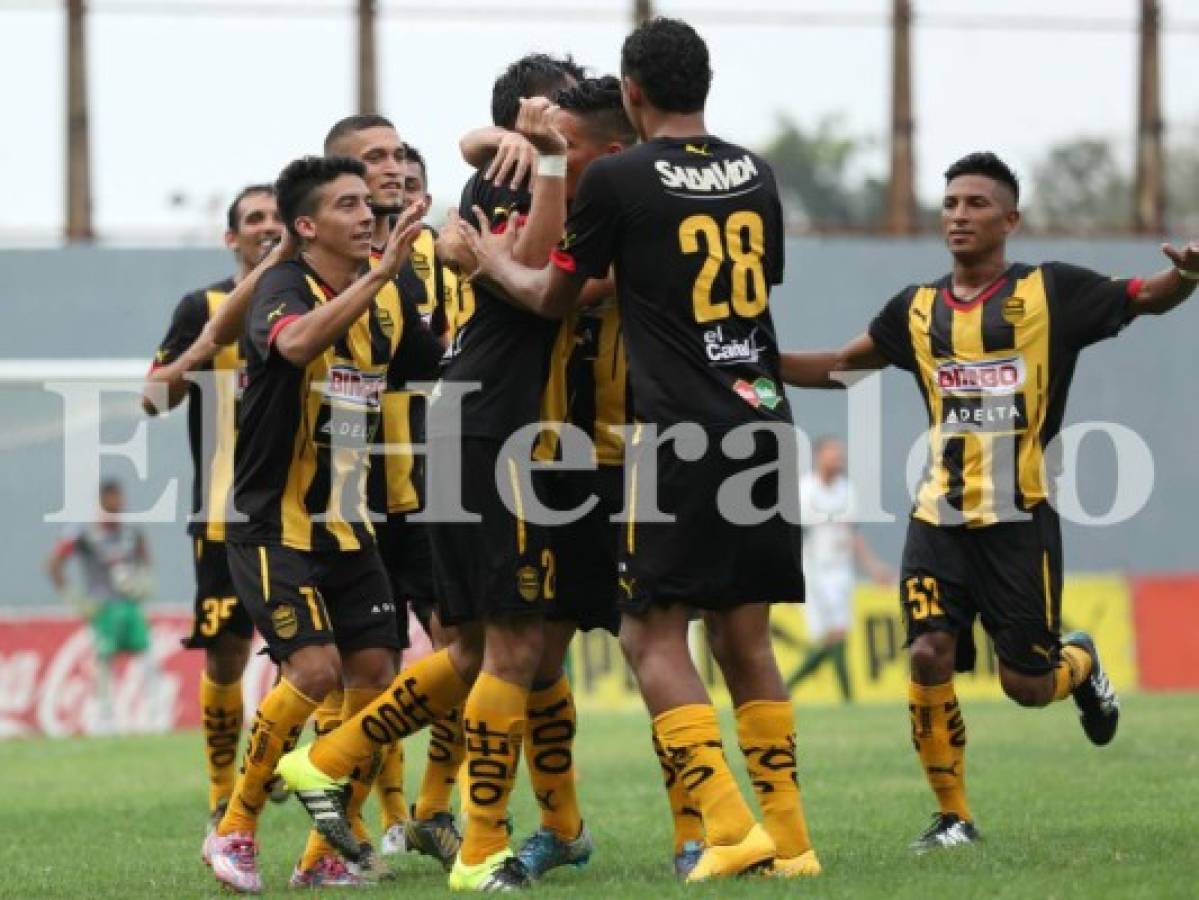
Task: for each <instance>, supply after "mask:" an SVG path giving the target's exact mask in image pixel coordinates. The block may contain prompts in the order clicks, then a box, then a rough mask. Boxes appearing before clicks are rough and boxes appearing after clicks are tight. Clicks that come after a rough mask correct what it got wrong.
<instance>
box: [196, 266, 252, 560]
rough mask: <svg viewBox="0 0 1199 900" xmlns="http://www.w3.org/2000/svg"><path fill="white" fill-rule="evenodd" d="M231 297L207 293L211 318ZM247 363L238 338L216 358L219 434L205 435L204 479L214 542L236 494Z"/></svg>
mask: <svg viewBox="0 0 1199 900" xmlns="http://www.w3.org/2000/svg"><path fill="white" fill-rule="evenodd" d="M227 298H228V294H226V293H225V292H224V291H216V290H210V291H207V292H206V299H207V301H208V318H209V320H211V319H212V317H213V316H214V315H216V311H217V310H218V309H219V308H220V307H221V304H223V303H224V302H225V300H226V299H227ZM244 364H245V363H244V361H243V360H242V358H241V353H240V348H239V345H238V342H236V341H235V342H234V343H232V344H229V345H227V346H225V347H222V348H221V349H220V350H218V351H217V354H216V356H214V357H213V359H212V369H213V376H214V377H213V380H214V382H215V393H216V410H215V415H214V416H213V418H212V419H211V420H210V421H212V422H214V423H215V426H216V435H215V437H211V436H209V435H204V436H203V437H202V438H201V445H202V446H203V444H204V443H205V442H207V441H212V445H211V446H212V457H211V458H210V459H209V460H208V465H207V472H206V473H205V476H206V477H205V481H204V483H205V487H206V491H205V494H206V497H207V499H206V501H205V505H204V510H205V512H206V514H207V516H208V522H207V524H206V525H205V530H204V536H205V537H206V538H207V539H208V540H210V541H223V540H224V539H225V523H226V521H228V518H229V501H230V498H231V497H232V495H233V447H234V444H236V443H237V391H238V379H239V378H240V377H241V369H242V366H243V365H244Z"/></svg>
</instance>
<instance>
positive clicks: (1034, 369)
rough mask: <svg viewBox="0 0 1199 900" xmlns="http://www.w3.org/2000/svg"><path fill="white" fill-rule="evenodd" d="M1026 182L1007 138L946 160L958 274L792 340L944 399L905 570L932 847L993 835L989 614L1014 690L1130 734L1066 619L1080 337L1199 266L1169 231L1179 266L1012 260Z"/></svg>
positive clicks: (915, 720) (1164, 292)
mask: <svg viewBox="0 0 1199 900" xmlns="http://www.w3.org/2000/svg"><path fill="white" fill-rule="evenodd" d="M1019 201H1020V185H1019V182H1018V181H1017V180H1016V176H1015V174H1014V173H1013V172H1012V170H1011V169H1010V168H1009V167H1008V165H1007V164H1006V163H1004V162H1003V160H1001V159H1000V158H999V157H997V156H996V155H995V154H994V153H972V154H969V155H968V156H965V157H962V158H961V159H959V160H958V161H957V162H955V163H954V164H953V165H951V166H950V167H949V168H948V169H947V170H946V172H945V191H944V195H943V198H942V204H941V233H942V236H943V238H944V240H945V245H946V247H947V249H948V250H949V253H950V255H951V256H952V258H953V268H952V270H951V271H950V272H949V274H947V275H944V276H942V277H941V278H939V279H937V280H935V281H931V282H927V283H925V284H917V285H910V286H908V287H906V288H904V289H903V290H902V291H900V292H899V293H898V294H896V295H895V296H894V297H893V298H892V299H891V300H890V301H889V302H888V303H887V304H886V305H885V306H884V307H883V309H882V311H881V312H879V314H878V315H877V316H876V317H875V318H874V320H873V321H872V322H871V323H870V326H869V329H868V330H867V331H866V332H865V333H864V334H861V335H859V336H858V337H856V338H854V339H853V340H852V341H850V342H849V343H848V344H846V345H845V346H844V347H843V348H841V349H840V350H839V351H836V352H808V353H788V354H784V360H783V372H784V377H785V378H786V380H787V382H788V383H789V384H793V385H795V386H797V387H836V386H839V385H838V383H837V382H835V381H833V380H832V379H831V374H832V373H834V372H842V371H850V370H866V369H881V368H884V367H885V366H887V365H895V366H897V367H899V368H901V369H904V370H906V371H908V372H911V373H912V374H913V376H914V377H915V379H916V384H917V386H918V388H919V389H920V392H921V395H922V399H923V400H924V404H925V408H926V410H927V413H928V441H929V462H928V465H927V466H926V468H925V475H924V479H923V481H922V483H921V484H920V486H919V488H918V492H917V495H916V502H915V504H914V506H913V509H912V514H911V518H910V520H909V522H908V531H907V537H906V539H905V541H904V550H903V564H902V571H901V573H900V579H901V581H900V604H901V608H902V611H903V616H904V621H905V624H906V626H907V644H908V646H909V648H910V664H911V683H910V685H909V689H908V706H909V709H910V710H911V717H912V743H913V745H914V747H915V748H916V752H917V754H918V756H919V758H920V764H921V766H922V767H923V769H924V772H925V775H926V776H927V778H928V784H929V787H931V788H932V790H933V793H934V794H935V795H936V797H937V801H938V805H939V807H940V808H939V810H938V811H937V812H936V813H934V814H933V820H932V823H931V824H930V825H929V827H928V828H927V829H926V830H925V832H924V833H923V834H922V835H920V837H919V838H917V839H916V840H915V841H914V842H913V843H912V845H911V846H912V849H913V850H914V851H915V852H917V853H925V852H928V851H930V850H935V849H938V848H941V847H954V846H959V845H963V844H970V843H973V842H975V841H977V840H978V839H979V833H978V829H977V828H976V827H975V824H974V817H973V815H972V814H971V812H970V807H969V804H968V803H967V801H966V772H965V768H966V725H965V721H964V719H963V717H962V712H961V709H960V707H959V705H958V699H957V694H956V693H955V691H954V684H953V677H954V672H955V671H969V670H971V669H973V668H974V657H975V648H974V641H973V626H974V620H975V618H980V619H981V620H982V626H983V629H984V630H985V631H986V632H987V634H989V635H990V636H991V638H992V640H993V641H994V644H995V653H996V655H997V656H998V657H999V681H1000V684H1001V686H1002V687H1003V691H1004V693H1005V694H1007V696H1008V697H1010V698H1011V699H1012V700H1014V701H1016V702H1017V703H1019V704H1020V705H1021V706H1033V707H1041V706H1048V705H1049V704H1050V703H1053V702H1056V701H1061V700H1065V699H1066V698H1067V697H1071V696H1072V697H1073V698H1074V702H1075V704H1076V705H1077V707H1078V709H1079V713H1080V718H1081V722H1082V728H1083V731H1084V733H1085V734H1086V736H1087V738H1088V739H1089V740H1090V741H1091V742H1092V743H1093V744H1096V745H1098V746H1102V745H1104V744H1107V743H1108V742H1110V741H1111V740H1112V738H1113V737H1115V734H1116V728H1117V725H1118V724H1119V716H1120V706H1119V702H1118V700H1117V698H1116V693H1115V691H1114V690H1113V689H1112V686H1111V684H1110V682H1109V681H1108V678H1107V675H1106V673H1105V672H1104V669H1103V665H1102V663H1101V662H1100V660H1099V653H1098V651H1097V650H1096V648H1095V643H1094V641H1093V640H1092V638H1091V636H1090V635H1089V634H1086V633H1085V632H1081V631H1075V632H1071V633H1070V634H1067V635H1064V636H1063V635H1062V633H1061V624H1062V619H1061V601H1062V537H1061V524H1060V522H1059V519H1058V514H1057V511H1056V509H1055V508H1054V505H1053V503H1052V497H1051V485H1052V476H1054V475H1055V474H1056V472H1057V470H1058V469H1060V465H1061V463H1060V460H1059V459H1056V458H1055V451H1054V446H1055V445H1054V443H1053V442H1054V439H1055V438H1056V437H1057V435H1058V432H1059V431H1060V429H1061V425H1062V418H1063V415H1064V414H1065V407H1066V397H1067V395H1068V393H1069V390H1070V382H1071V380H1072V379H1073V377H1074V369H1075V365H1076V364H1077V362H1078V357H1079V354H1080V353H1081V352H1082V351H1083V350H1084V349H1086V348H1087V347H1089V346H1090V345H1092V344H1094V343H1097V342H1098V341H1102V340H1104V339H1106V338H1110V337H1114V336H1115V335H1117V334H1119V333H1120V332H1121V331H1122V330H1123V329H1124V327H1125V326H1126V325H1128V324H1129V323H1130V322H1131V321H1132V320H1133V319H1135V318H1136V317H1137V316H1140V315H1161V314H1162V313H1165V312H1168V311H1169V310H1171V309H1173V308H1174V307H1175V306H1177V305H1178V304H1180V303H1182V302H1183V301H1184V300H1185V299H1186V298H1187V297H1189V296H1190V295H1191V293H1192V292H1193V291H1194V289H1195V284H1196V282H1197V281H1199V243H1194V242H1193V243H1191V244H1189V245H1188V246H1187V247H1185V248H1183V249H1181V250H1180V249H1177V248H1175V247H1173V246H1171V245H1169V244H1163V245H1162V252H1163V253H1164V254H1165V255H1166V257H1167V258H1168V259H1169V260H1170V262H1171V264H1172V267H1171V268H1170V269H1167V270H1166V271H1164V272H1159V273H1158V274H1156V275H1152V276H1149V277H1146V278H1132V279H1116V278H1109V277H1107V276H1104V275H1100V274H1099V273H1097V272H1092V271H1090V270H1088V269H1082V268H1079V267H1077V266H1071V265H1067V264H1065V263H1060V262H1046V263H1042V264H1040V265H1037V266H1031V265H1026V264H1024V263H1013V262H1009V260H1008V258H1007V240H1008V237H1009V236H1010V235H1011V234H1012V233H1013V232H1014V231H1015V230H1016V228H1017V227H1018V226H1019V224H1020V210H1019Z"/></svg>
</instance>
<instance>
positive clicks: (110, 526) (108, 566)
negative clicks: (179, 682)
mask: <svg viewBox="0 0 1199 900" xmlns="http://www.w3.org/2000/svg"><path fill="white" fill-rule="evenodd" d="M124 509H125V494H124V491H123V490H122V488H121V485H120V483H119V482H117V481H105V482H104V483H103V484H101V485H100V509H99V512H98V514H97V516H96V520H95V521H94V522H92V523H90V524H87V525H81V526H78V527H72V528H70V529H68V530H67V532H66V533H65V534H64V536H63V538H62V540H60V541H59V542H58V543H57V544H56V545H55V547H54V550H53V551H52V552H51V554H50V558H49V559H48V560H47V561H46V572H47V574H48V575H49V576H50V582H51V583H52V584H53V585H54V589H55V590H56V591H58V595H59V596H60V597H61V598H62V600H63V602H64V603H66V604H67V605H68V606H70V607H71V608H72V609H74V610H76V611H77V612H79V613H80V615H82V616H83V617H84V618H85V619H87V621H88V622H89V624H90V625H91V627H92V642H93V647H94V650H95V656H96V706H97V715H96V719H95V728H96V731H97V732H99V733H103V734H108V733H111V732H113V731H114V730H115V729H116V728H117V727H118V726H119V725H121V724H124V723H118V722H117V721H116V713H115V710H114V709H113V703H112V678H113V671H114V667H115V665H116V658H117V656H119V655H120V654H123V653H129V654H132V655H133V656H135V657H136V658H137V659H138V660H139V662H140V665H141V670H142V682H143V692H144V696H146V697H147V698H148V699H149V700H150V701H151V702H150V710H151V714H152V715H151V718H150V721H151V722H153V721H154V718H153V714H154V713H155V712H156V711H157V703H156V702H154V701H155V698H157V696H158V692H159V690H160V687H161V685H160V679H159V672H158V665H157V663H156V661H155V659H154V654H153V653H152V652H151V646H150V628H149V624H148V623H147V622H146V616H145V614H144V613H143V612H142V603H143V602H144V601H145V600H146V599H147V598H148V597H149V595H150V592H151V591H152V590H153V582H152V579H151V575H150V556H149V551H148V550H147V547H146V536H145V533H144V532H143V531H142V529H140V528H137V527H134V526H130V525H126V524H124V523H123V522H122V521H121V513H122V512H123V511H124ZM71 558H74V559H76V560H78V563H79V570H80V576H81V580H82V584H83V586H82V588H79V587H76V586H74V585H72V584H70V582H69V581H68V580H67V577H66V573H65V571H64V570H65V568H66V564H67V560H69V559H71Z"/></svg>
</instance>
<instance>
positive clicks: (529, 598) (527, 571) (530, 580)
mask: <svg viewBox="0 0 1199 900" xmlns="http://www.w3.org/2000/svg"><path fill="white" fill-rule="evenodd" d="M516 592H517V593H518V594H520V599H521V600H524V601H525V602H526V603H532V602H534V601H535V600H537V598H538V597H540V596H541V575H540V573H539V572H538V571H537V569H536V567H534V566H521V567H520V568H519V569H517V570H516Z"/></svg>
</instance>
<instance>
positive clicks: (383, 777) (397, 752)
mask: <svg viewBox="0 0 1199 900" xmlns="http://www.w3.org/2000/svg"><path fill="white" fill-rule="evenodd" d="M375 795H376V796H377V797H378V798H379V826H380V828H382V829H383V831H387V829H388V828H390V827H391V826H392V825H398V824H400V823H401V822H406V821H407V820H408V803H407V801H406V800H405V799H404V744H403V742H400V743H396V744H392V745H391V746H390V747H388V748H387V749H386V750H384V751H383V759H382V761H381V763H380V765H379V777H378V778H376V779H375Z"/></svg>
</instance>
